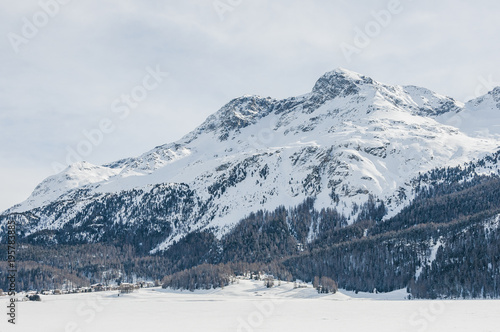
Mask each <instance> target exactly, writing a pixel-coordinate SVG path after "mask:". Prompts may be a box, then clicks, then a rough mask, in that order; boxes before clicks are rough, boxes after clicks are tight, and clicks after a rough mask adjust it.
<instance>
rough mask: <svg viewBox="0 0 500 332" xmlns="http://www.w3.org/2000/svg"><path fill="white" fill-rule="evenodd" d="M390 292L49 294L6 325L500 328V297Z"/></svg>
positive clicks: (0, 327) (249, 287) (248, 287)
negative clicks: (438, 297) (419, 296)
mask: <svg viewBox="0 0 500 332" xmlns="http://www.w3.org/2000/svg"><path fill="white" fill-rule="evenodd" d="M405 296H407V294H406V293H405V291H404V290H401V291H396V292H392V293H389V294H376V295H375V294H366V293H359V294H354V293H351V292H346V291H340V292H338V293H337V294H334V295H331V294H330V295H319V294H317V292H315V291H314V289H312V287H311V286H310V285H309V287H308V288H300V289H294V288H293V283H284V282H283V283H282V284H281V286H277V287H273V288H271V289H267V288H265V287H264V286H263V284H262V282H257V281H249V280H240V281H239V283H238V284H234V285H231V286H228V287H226V288H224V289H222V290H221V289H218V290H210V291H196V292H189V291H182V292H181V291H172V290H163V289H161V288H149V289H141V290H139V291H136V292H135V293H132V294H125V295H123V294H122V295H120V296H118V293H117V291H113V292H100V293H87V294H71V295H51V296H42V302H21V303H18V307H17V324H16V325H15V326H12V324H8V323H7V318H8V316H7V315H6V312H7V308H6V306H7V303H8V298H7V297H5V296H4V297H1V298H0V303H1V305H2V307H3V308H4V309H3V310H4V314H2V315H1V317H3V318H1V320H0V331H37V332H45V331H47V332H57V331H64V332H67V331H71V332H76V331H79V332H84V331H92V332H99V331H106V332H109V331H218V332H219V331H245V332H248V331H307V332H313V331H349V332H351V331H384V332H390V331H397V332H404V331H499V330H500V301H498V300H451V301H427V300H411V301H409V300H405V299H404V297H405Z"/></svg>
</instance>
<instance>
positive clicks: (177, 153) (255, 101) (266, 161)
mask: <svg viewBox="0 0 500 332" xmlns="http://www.w3.org/2000/svg"><path fill="white" fill-rule="evenodd" d="M499 96H500V88H497V89H495V90H493V91H492V92H490V93H489V94H487V95H485V96H483V97H480V98H478V99H476V100H473V101H471V102H469V103H468V104H467V105H463V104H462V103H459V102H457V101H455V100H453V99H452V98H449V97H445V96H442V95H439V94H436V93H434V92H432V91H430V90H427V89H425V88H420V87H415V86H391V85H386V84H382V83H379V82H376V81H374V80H373V79H371V78H369V77H365V76H362V75H360V74H357V73H354V72H350V71H348V70H345V69H337V70H334V71H332V72H329V73H326V74H325V75H323V76H322V77H321V78H320V79H319V80H318V81H317V82H316V84H315V86H314V87H313V89H312V91H311V92H310V93H308V94H305V95H302V96H298V97H291V98H287V99H284V100H275V99H272V98H261V97H258V96H243V97H241V98H237V99H235V100H232V101H231V102H229V103H228V104H227V105H225V106H224V107H222V108H221V109H220V110H219V111H218V112H216V113H215V114H213V115H211V116H210V117H208V118H207V119H206V121H205V122H204V123H202V124H201V125H200V126H199V127H198V128H196V129H195V130H194V131H193V132H191V133H189V134H187V135H186V136H184V137H183V138H182V139H180V140H179V141H177V142H174V143H170V144H166V145H162V146H158V147H156V148H154V149H153V150H151V151H149V152H146V153H144V154H143V155H141V156H139V157H135V158H129V159H123V160H120V161H117V162H114V163H110V164H107V165H103V166H94V165H91V164H89V163H79V164H76V165H72V166H70V167H69V168H68V169H66V170H65V171H63V172H62V173H60V174H57V175H55V176H52V177H49V178H48V179H46V180H45V181H43V182H42V183H41V184H40V185H39V186H37V188H36V189H35V191H34V192H33V194H32V195H31V197H30V198H29V199H28V200H26V201H25V202H23V203H21V204H19V205H17V206H14V207H13V208H11V209H9V210H7V211H6V212H4V215H8V214H9V213H23V212H27V211H29V212H30V214H31V215H34V216H36V218H35V219H36V220H35V219H31V221H29V222H27V224H26V225H28V224H29V225H30V227H32V229H31V230H27V233H32V232H33V229H36V230H42V229H45V228H46V229H57V228H60V227H62V225H65V224H67V223H72V224H78V225H82V224H83V222H82V221H81V220H76V219H75V209H76V207H75V206H76V203H75V205H71V206H70V207H64V208H59V207H57V208H52V207H53V206H58V204H59V203H58V202H66V203H65V204H68V203H67V202H76V201H77V202H79V204H80V205H79V209H80V211H85V209H86V206H90V205H89V204H91V203H92V202H96V201H98V200H103V201H104V200H106V199H108V200H109V197H113V199H114V200H116V197H120V196H124V195H126V196H127V197H129V196H131V195H132V196H134V195H135V196H134V197H135V198H130V199H128V200H127V204H125V205H122V206H120V207H119V208H117V210H116V214H117V215H120V216H121V217H120V218H119V219H117V218H118V217H115V216H110V217H109V220H105V222H108V223H112V224H117V223H127V222H134V220H141V218H142V219H144V218H149V217H151V216H149V217H148V216H147V214H148V209H146V208H144V207H145V206H146V205H149V204H152V203H151V200H153V203H154V204H159V202H160V201H161V200H164V199H167V198H168V197H169V196H168V195H169V194H168V193H166V192H165V191H162V193H161V194H158V195H156V199H154V198H151V197H154V196H155V194H154V190H155V188H156V189H158V187H157V186H158V185H169V184H172V185H174V184H175V185H178V186H182V188H181V189H179V190H182V192H183V193H185V195H186V197H189V204H191V203H192V201H193V200H194V201H196V204H194V205H193V204H191V205H189V209H185V208H184V206H183V204H185V203H183V202H178V203H176V204H178V205H177V206H176V208H175V211H176V213H177V214H176V215H175V218H174V217H171V216H170V215H168V216H166V217H165V222H166V223H170V225H171V227H170V226H169V227H170V228H171V232H169V233H168V234H166V236H165V240H164V241H163V242H162V243H161V244H159V245H158V246H157V247H156V249H155V250H158V249H165V248H167V247H168V246H169V245H170V244H171V243H172V241H173V240H175V239H179V238H181V237H182V236H184V235H186V234H187V233H188V232H190V231H193V230H196V229H201V228H212V229H215V231H216V233H217V234H219V235H221V234H223V233H224V232H226V231H227V230H228V229H230V228H231V227H232V226H233V225H234V224H235V223H236V222H237V221H238V220H240V219H241V218H242V217H244V216H245V215H247V214H249V213H250V212H252V211H256V210H258V209H274V208H276V207H278V206H279V205H284V206H294V205H297V204H299V203H301V202H302V201H303V200H304V199H305V198H306V197H315V198H316V201H315V204H316V205H315V207H317V208H322V207H329V206H330V207H336V208H337V210H338V211H339V212H342V213H344V214H345V215H346V216H348V215H350V216H352V218H351V219H350V220H351V221H352V220H354V218H355V214H356V213H355V209H354V206H355V204H358V205H359V204H362V203H363V202H365V201H367V199H368V196H369V195H370V194H372V195H375V196H377V197H379V198H381V199H384V200H385V201H386V205H387V206H388V208H389V211H388V215H389V216H390V215H394V214H395V213H396V212H397V211H399V210H400V209H401V208H402V206H404V204H407V203H408V201H409V200H411V198H412V192H411V191H412V185H411V179H413V178H414V177H415V176H417V175H418V174H419V172H426V171H428V170H430V169H433V168H435V167H443V166H454V165H458V164H462V163H465V162H468V161H471V160H473V159H474V158H480V157H483V156H485V155H487V154H489V153H492V152H494V151H496V150H498V147H499V146H500V137H499V136H498V135H495V134H496V133H500V130H499V129H498V125H500V117H499V116H497V115H496V114H497V113H499V112H500V110H499V109H498V105H499V104H498V100H499ZM457 117H458V118H463V119H467V121H462V122H459V121H458V122H457V121H454V120H453V119H456V118H457ZM471 118H472V119H475V122H474V121H469V119H471ZM485 118H486V119H485ZM169 188H171V187H169ZM169 190H170V189H169ZM176 190H177V189H176ZM169 193H170V191H169ZM146 196H147V197H149V198H148V199H149V200H148V201H145V198H144V197H146ZM186 202H187V201H186ZM103 204H104V205H106V204H105V203H103ZM186 204H187V203H186ZM49 205H50V206H51V208H47V206H49ZM132 209H133V210H134V213H135V214H137V213H138V212H137V211H139V210H140V211H143V210H144V211H143V212H140V213H143V214H144V216H143V215H141V214H139V215H138V216H139V217H137V216H136V215H134V217H132V212H130V211H131V210H132ZM141 209H143V210H141ZM54 211H57V213H55V212H54ZM353 211H354V212H353ZM169 213H170V212H169ZM99 217H101V216H99ZM103 218H104V217H103ZM85 222H90V221H88V220H87V221H85ZM33 227H34V228H33Z"/></svg>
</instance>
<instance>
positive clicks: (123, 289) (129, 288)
mask: <svg viewBox="0 0 500 332" xmlns="http://www.w3.org/2000/svg"><path fill="white" fill-rule="evenodd" d="M135 288H136V287H135V285H134V284H128V283H121V284H120V287H119V288H118V289H119V290H120V293H121V294H128V293H132V292H133V291H134V289H135Z"/></svg>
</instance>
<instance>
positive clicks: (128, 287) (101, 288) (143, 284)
mask: <svg viewBox="0 0 500 332" xmlns="http://www.w3.org/2000/svg"><path fill="white" fill-rule="evenodd" d="M160 285H161V283H160V281H159V280H156V281H154V282H153V281H138V282H136V283H125V282H122V283H121V284H120V285H104V284H102V283H97V284H93V285H90V287H77V288H73V289H52V290H42V291H40V292H36V291H29V292H26V296H31V295H37V294H42V295H62V294H77V293H92V292H105V291H119V292H120V293H132V292H133V291H134V290H137V289H139V288H150V287H158V286H160ZM0 295H2V294H0Z"/></svg>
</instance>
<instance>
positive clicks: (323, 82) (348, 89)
mask: <svg viewBox="0 0 500 332" xmlns="http://www.w3.org/2000/svg"><path fill="white" fill-rule="evenodd" d="M373 82H374V81H373V80H372V79H371V78H369V77H366V76H363V75H361V74H358V73H356V72H353V71H350V70H347V69H344V68H337V69H335V70H333V71H330V72H327V73H325V74H324V75H323V76H321V77H320V78H319V79H318V80H317V81H316V84H314V87H313V90H312V92H313V93H319V94H326V95H329V96H330V97H332V98H335V97H338V96H348V95H352V94H356V93H358V92H359V86H360V85H363V84H373Z"/></svg>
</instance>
